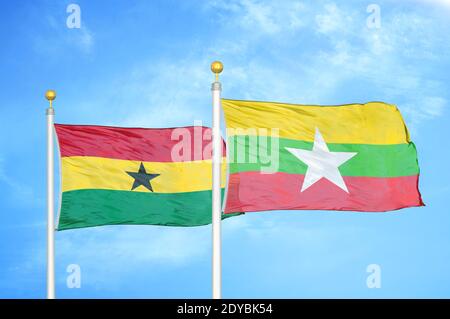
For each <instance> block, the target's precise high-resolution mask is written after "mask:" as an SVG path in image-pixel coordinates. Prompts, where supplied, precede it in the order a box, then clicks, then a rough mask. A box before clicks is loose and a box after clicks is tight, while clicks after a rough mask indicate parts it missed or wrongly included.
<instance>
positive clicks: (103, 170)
mask: <svg viewBox="0 0 450 319" xmlns="http://www.w3.org/2000/svg"><path fill="white" fill-rule="evenodd" d="M142 163H143V164H144V167H145V170H146V171H147V173H149V174H160V175H159V176H158V177H156V178H154V179H152V180H151V185H152V188H153V190H154V192H155V193H179V192H194V191H202V190H209V189H211V188H212V186H211V185H212V163H211V160H207V161H192V162H142ZM140 164H141V162H140V161H127V160H118V159H110V158H102V157H91V156H71V157H63V158H62V159H61V167H62V191H63V192H66V191H71V190H77V189H113V190H131V186H132V185H133V181H134V179H133V178H132V177H131V176H130V175H128V174H127V173H126V172H127V171H128V172H137V171H138V170H139V166H140ZM225 177H226V163H225V159H224V160H223V164H222V187H225ZM133 191H134V192H150V191H149V190H148V189H147V188H145V187H143V186H139V187H137V188H136V189H134V190H133Z"/></svg>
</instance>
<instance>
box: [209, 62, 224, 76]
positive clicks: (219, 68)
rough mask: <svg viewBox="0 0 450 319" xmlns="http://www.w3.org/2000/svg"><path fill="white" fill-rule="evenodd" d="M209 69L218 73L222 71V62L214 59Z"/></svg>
mask: <svg viewBox="0 0 450 319" xmlns="http://www.w3.org/2000/svg"><path fill="white" fill-rule="evenodd" d="M211 71H212V72H213V73H215V74H219V73H220V72H222V71H223V64H222V62H220V61H214V62H213V63H211Z"/></svg>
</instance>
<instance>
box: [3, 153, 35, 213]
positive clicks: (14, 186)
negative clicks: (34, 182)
mask: <svg viewBox="0 0 450 319" xmlns="http://www.w3.org/2000/svg"><path fill="white" fill-rule="evenodd" d="M4 162H5V160H4V158H3V157H1V156H0V183H3V184H5V185H6V186H7V189H8V191H9V196H10V198H11V199H12V200H14V203H16V204H18V205H28V204H29V205H43V204H44V199H43V198H39V197H37V196H36V194H35V192H34V191H33V189H32V188H31V187H30V186H28V185H27V184H26V183H22V182H21V181H20V180H18V179H17V178H12V177H11V176H10V175H9V174H8V173H7V172H6V170H5V164H4Z"/></svg>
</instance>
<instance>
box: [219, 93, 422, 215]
mask: <svg viewBox="0 0 450 319" xmlns="http://www.w3.org/2000/svg"><path fill="white" fill-rule="evenodd" d="M222 105H223V109H224V113H225V121H226V125H227V142H228V143H227V149H228V162H229V179H228V190H227V199H226V208H225V213H233V212H238V211H239V212H251V211H264V210H288V209H307V210H346V211H374V212H375V211H389V210H395V209H400V208H404V207H411V206H423V202H422V199H421V195H420V193H419V189H418V178H419V166H418V162H417V154H416V148H415V146H414V144H413V143H412V142H411V141H410V138H409V133H408V130H407V128H406V126H405V123H404V122H403V119H402V116H401V114H400V112H399V110H398V109H397V107H396V106H394V105H390V104H386V103H381V102H373V103H367V104H350V105H342V106H316V105H311V106H307V105H293V104H282V103H269V102H252V101H236V100H222Z"/></svg>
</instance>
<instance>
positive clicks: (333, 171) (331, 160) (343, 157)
mask: <svg viewBox="0 0 450 319" xmlns="http://www.w3.org/2000/svg"><path fill="white" fill-rule="evenodd" d="M286 149H287V150H288V151H289V152H291V153H292V154H293V155H294V156H295V157H297V158H298V159H299V160H301V161H302V162H303V163H305V164H306V165H308V169H307V170H306V175H305V180H304V181H303V185H302V189H301V192H303V191H304V190H306V189H307V188H308V187H310V186H312V185H313V184H314V183H316V182H318V181H319V180H320V179H322V177H324V178H326V179H327V180H329V181H330V182H332V183H333V184H335V185H337V186H339V187H340V188H342V189H343V190H344V191H346V192H347V193H348V189H347V185H345V182H344V179H343V178H342V175H341V173H340V172H339V166H341V165H342V164H344V163H345V162H347V161H348V160H349V159H351V158H352V157H353V156H355V155H356V154H358V153H355V152H330V151H329V150H328V146H327V144H326V143H325V141H324V139H323V137H322V135H321V134H320V131H319V129H318V128H316V136H315V137H314V146H313V149H312V151H307V150H303V149H298V148H290V147H286Z"/></svg>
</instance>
